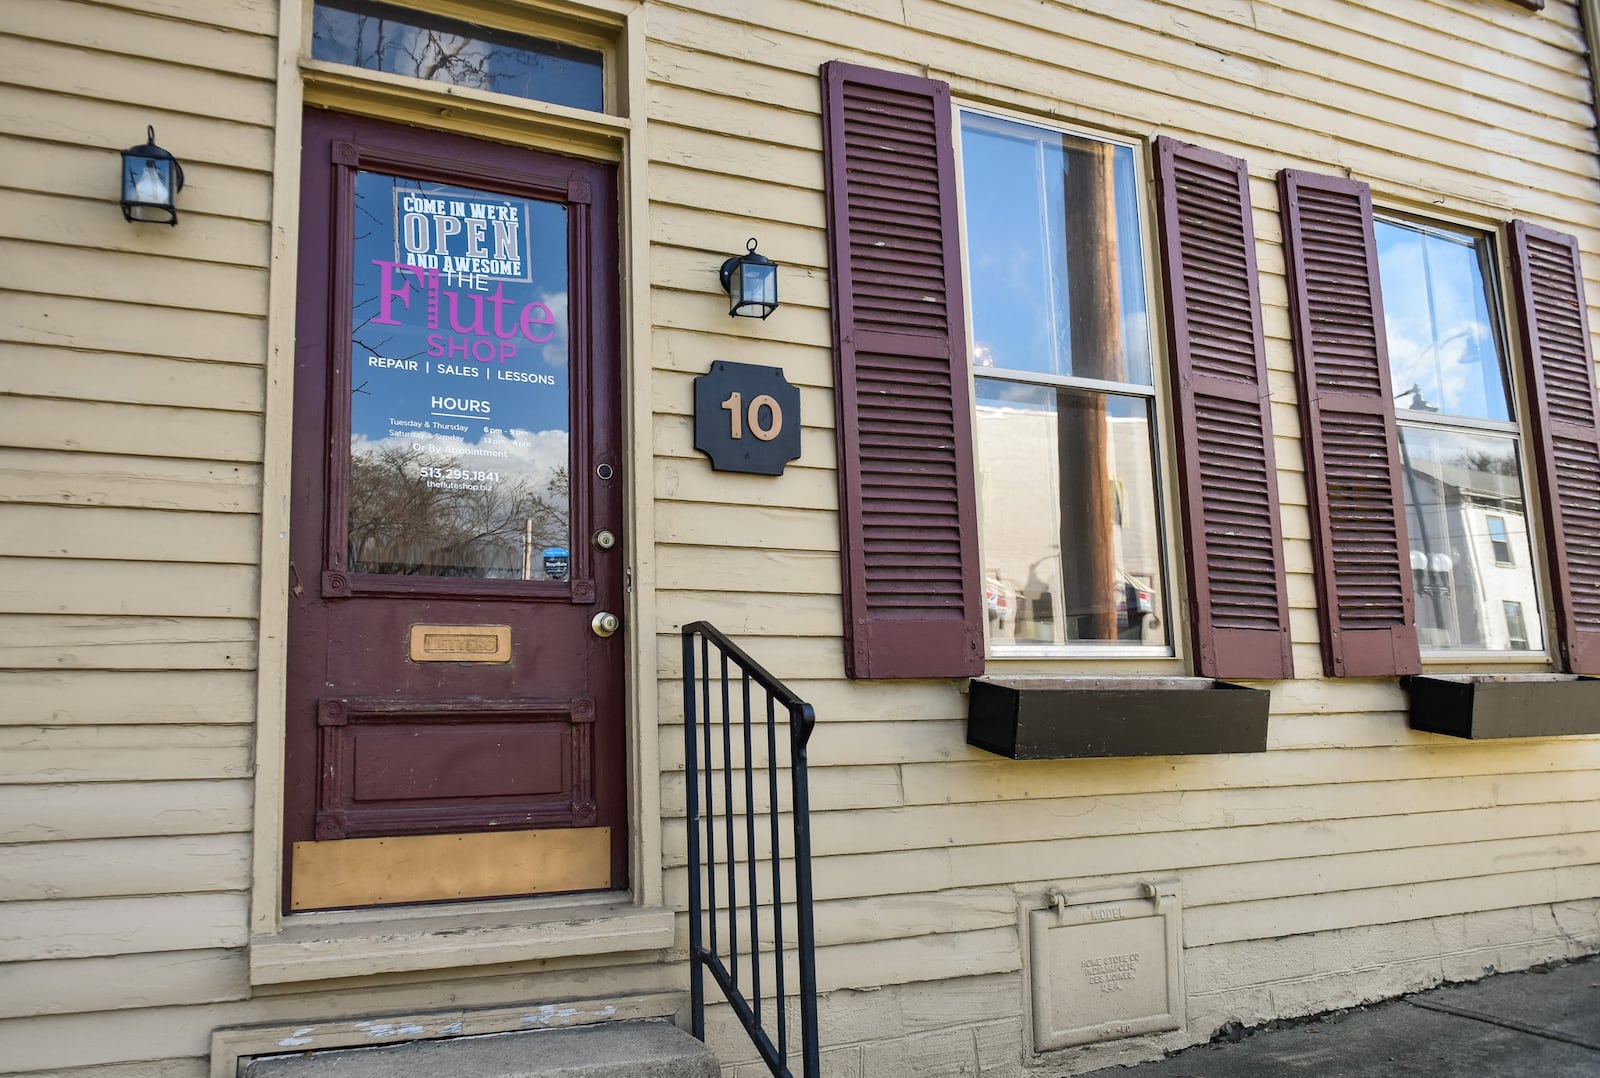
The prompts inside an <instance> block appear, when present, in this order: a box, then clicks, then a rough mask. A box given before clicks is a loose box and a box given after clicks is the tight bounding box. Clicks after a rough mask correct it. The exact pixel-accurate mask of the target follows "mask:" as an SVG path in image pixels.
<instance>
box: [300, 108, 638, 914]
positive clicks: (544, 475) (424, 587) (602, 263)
mask: <svg viewBox="0 0 1600 1078" xmlns="http://www.w3.org/2000/svg"><path fill="white" fill-rule="evenodd" d="M304 135H305V143H304V167H303V172H302V211H301V251H300V263H299V283H298V295H299V302H298V323H297V338H296V356H295V419H294V423H295V437H294V486H293V504H292V507H291V509H292V512H291V519H292V533H291V536H290V552H291V571H290V592H291V594H290V614H289V639H288V651H289V680H288V692H287V697H288V716H287V718H288V738H287V745H286V751H287V760H286V765H287V777H288V784H287V791H286V797H285V800H286V836H285V850H284V857H285V865H286V876H287V885H286V888H285V895H284V908H285V909H286V910H288V909H317V908H328V907H333V906H355V905H370V904H383V903H395V902H417V901H439V900H447V899H460V898H473V897H490V896H495V895H516V894H536V893H546V892H553V891H573V890H591V889H606V888H617V887H622V886H624V885H625V883H626V871H627V858H626V836H625V834H624V824H625V797H624V788H623V782H624V778H623V776H624V768H623V705H624V701H623V691H622V643H621V635H620V633H617V634H613V635H609V636H608V635H604V634H605V632H606V630H607V629H608V628H609V626H608V625H607V624H606V620H607V619H606V618H605V616H604V615H606V614H608V613H609V614H617V615H620V614H621V613H622V605H621V604H622V601H623V585H622V578H623V564H622V545H621V537H622V529H623V521H622V517H621V513H622V477H621V474H620V468H621V455H620V452H619V445H618V442H619V437H618V436H619V419H620V416H619V409H620V393H619V388H618V382H619V373H620V372H619V362H618V329H617V324H618V318H617V284H616V266H617V258H618V249H617V226H616V202H617V194H616V174H615V170H614V168H613V167H611V166H608V165H602V164H596V163H593V162H587V161H578V160H572V159H568V158H564V157H559V156H555V155H552V154H545V153H538V152H533V151H529V150H523V149H516V148H512V147H507V146H501V145H497V144H491V143H484V142H478V141H475V140H470V139H466V138H461V137H457V136H452V135H447V134H442V133H437V132H431V131H419V130H416V129H412V128H406V127H401V126H397V125H391V124H385V123H380V122H377V121H372V120H365V119H358V118H355V117H350V116H344V115H340V114H336V113H330V112H324V111H318V110H308V111H307V113H306V117H305V126H304Z"/></svg>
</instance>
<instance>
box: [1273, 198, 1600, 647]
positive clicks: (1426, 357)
mask: <svg viewBox="0 0 1600 1078" xmlns="http://www.w3.org/2000/svg"><path fill="white" fill-rule="evenodd" d="M1278 186H1279V193H1280V197H1281V204H1282V213H1283V220H1284V230H1283V231H1284V247H1285V255H1286V258H1285V261H1286V265H1287V269H1288V280H1289V300H1290V303H1289V306H1290V315H1291V319H1292V322H1293V326H1294V343H1295V352H1296V359H1297V368H1298V373H1299V377H1300V386H1301V402H1300V408H1301V416H1302V420H1303V426H1304V434H1305V438H1304V441H1305V448H1306V458H1307V479H1308V483H1307V493H1308V501H1309V502H1310V509H1311V516H1312V532H1313V534H1312V540H1313V549H1314V551H1315V554H1316V558H1317V566H1316V567H1317V586H1318V592H1319V601H1318V614H1319V618H1320V620H1321V628H1322V650H1323V659H1324V666H1325V670H1326V672H1327V673H1328V674H1331V675H1342V676H1366V677H1384V676H1392V675H1395V674H1416V673H1420V672H1421V671H1422V664H1423V661H1424V660H1425V659H1426V660H1429V661H1432V662H1435V663H1452V664H1461V663H1465V662H1470V661H1473V660H1474V659H1477V658H1484V659H1488V658H1493V657H1495V656H1496V655H1499V656H1501V657H1505V658H1516V659H1518V660H1519V661H1525V660H1527V659H1528V658H1530V656H1528V655H1526V654H1521V653H1525V652H1529V651H1532V652H1546V653H1547V654H1549V655H1550V656H1551V659H1552V665H1555V666H1556V667H1557V668H1558V669H1561V670H1565V671H1567V672H1571V673H1593V672H1600V426H1597V423H1596V404H1595V397H1594V362H1593V359H1592V358H1591V356H1590V352H1589V340H1588V336H1589V334H1588V324H1587V317H1586V307H1587V301H1586V299H1585V296H1584V288H1583V275H1582V270H1581V268H1580V266H1579V262H1578V251H1577V242H1576V240H1574V239H1573V237H1571V236H1568V235H1564V234H1562V233H1558V232H1554V231H1552V230H1550V229H1547V228H1543V227H1540V226H1536V225H1531V224H1528V223H1526V222H1523V221H1513V222H1511V223H1510V225H1509V227H1508V228H1507V229H1506V238H1507V240H1508V241H1509V242H1508V244H1507V246H1508V253H1509V256H1510V257H1509V258H1508V259H1507V261H1508V263H1509V265H1510V269H1511V284H1512V289H1511V291H1512V294H1513V295H1514V296H1515V299H1516V309H1515V312H1514V316H1512V317H1504V318H1503V317H1502V314H1501V310H1500V304H1499V303H1498V301H1497V297H1498V296H1499V295H1500V289H1499V287H1498V284H1497V281H1496V274H1495V268H1496V264H1497V263H1496V260H1495V258H1494V257H1493V245H1492V242H1491V237H1490V236H1488V235H1486V234H1481V233H1476V232H1470V231H1464V230H1461V229H1456V228H1448V227H1443V226H1439V225H1434V224H1422V223H1418V222H1415V221H1412V220H1408V219H1402V218H1400V217H1399V216H1393V215H1382V216H1379V215H1375V214H1374V213H1373V209H1372V192H1371V189H1370V188H1369V187H1368V186H1367V185H1366V184H1364V183H1361V182H1359V181H1355V180H1351V179H1348V178H1345V177H1340V176H1322V175H1316V174H1313V173H1305V172H1298V171H1294V170H1288V171H1285V172H1283V173H1280V174H1279V177H1278ZM1380 279H1381V283H1380ZM1507 325H1509V326H1510V328H1511V329H1514V331H1515V341H1516V344H1517V352H1518V353H1519V358H1520V361H1521V363H1520V365H1521V370H1522V372H1523V379H1522V381H1523V384H1524V386H1525V389H1526V394H1527V407H1526V409H1525V411H1524V412H1523V414H1522V415H1521V416H1520V417H1519V408H1518V404H1517V394H1516V392H1515V389H1514V384H1515V383H1514V380H1513V378H1512V376H1511V368H1512V364H1511V363H1510V362H1509V360H1510V356H1511V355H1512V352H1511V349H1510V347H1509V345H1508V343H1507V338H1508V337H1509V336H1511V334H1508V333H1507V332H1506V331H1505V327H1506V326H1507ZM1535 492H1536V495H1537V497H1536V498H1535V497H1534V496H1533V495H1534V494H1535ZM1535 504H1537V505H1538V509H1539V511H1538V513H1537V516H1536V515H1535V512H1534V509H1533V506H1534V505H1535ZM1535 551H1538V552H1539V553H1540V555H1541V557H1540V558H1535V557H1534V556H1533V555H1534V552H1535ZM1541 560H1542V565H1543V568H1544V570H1545V573H1546V576H1547V578H1548V580H1549V591H1548V593H1547V594H1546V595H1545V596H1544V597H1543V598H1542V597H1541V591H1540V587H1541V585H1540V577H1539V572H1538V569H1539V566H1540V564H1541ZM1545 600H1548V601H1545ZM1547 613H1548V614H1549V615H1550V617H1549V619H1548V620H1547V618H1546V614H1547ZM1512 653H1518V654H1515V655H1513V654H1512Z"/></svg>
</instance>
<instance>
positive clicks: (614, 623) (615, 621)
mask: <svg viewBox="0 0 1600 1078" xmlns="http://www.w3.org/2000/svg"><path fill="white" fill-rule="evenodd" d="M589 627H590V628H591V629H593V630H594V635H596V636H610V635H611V634H613V633H615V632H616V631H617V630H618V629H620V628H622V619H621V618H619V617H617V616H616V615H615V614H613V613H612V612H611V611H609V610H602V611H600V613H598V614H596V615H595V616H594V618H593V619H592V620H591V621H590V622H589Z"/></svg>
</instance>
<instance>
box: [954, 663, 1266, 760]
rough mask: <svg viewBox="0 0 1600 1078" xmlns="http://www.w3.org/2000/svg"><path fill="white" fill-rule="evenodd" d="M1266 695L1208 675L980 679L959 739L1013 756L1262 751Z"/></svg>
mask: <svg viewBox="0 0 1600 1078" xmlns="http://www.w3.org/2000/svg"><path fill="white" fill-rule="evenodd" d="M1268 701H1269V694H1268V692H1267V690H1265V689H1252V688H1247V687H1246V686H1243V685H1234V684H1232V683H1230V682H1226V681H1214V680H1212V679H1210V678H1194V677H1100V678H1067V677H993V678H978V679H974V680H973V682H972V684H971V688H970V692H969V694H968V699H967V744H969V745H975V746H977V747H978V748H980V749H984V750H987V751H988V752H992V753H995V754H997V755H999V756H1004V757H1007V758H1008V759H1012V760H1070V759H1091V758H1099V757H1110V756H1194V755H1211V754H1216V753H1232V752H1265V751H1266V749H1267V705H1268Z"/></svg>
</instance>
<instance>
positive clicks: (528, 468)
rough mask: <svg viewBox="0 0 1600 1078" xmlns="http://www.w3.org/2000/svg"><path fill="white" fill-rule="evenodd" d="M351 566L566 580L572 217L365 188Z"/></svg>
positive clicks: (360, 196)
mask: <svg viewBox="0 0 1600 1078" xmlns="http://www.w3.org/2000/svg"><path fill="white" fill-rule="evenodd" d="M354 253H355V257H354V267H353V273H352V278H353V279H352V282H351V284H352V292H351V318H350V325H351V340H350V515H349V524H350V534H349V558H350V568H351V570H352V571H354V572H358V573H403V574H417V575H423V576H464V577H487V578H496V579H513V580H549V579H556V580H562V579H565V578H566V576H567V558H568V551H569V549H570V529H569V526H568V498H567V484H568V450H567V442H568V432H569V431H570V429H571V426H570V419H569V412H570V406H569V403H568V399H569V389H570V381H569V378H568V362H567V361H568V346H567V272H568V267H567V211H566V207H565V206H562V205H560V204H558V203H550V202H541V201H538V200H534V199H527V198H511V197H507V196H505V195H499V194H493V193H490V192H486V191H476V190H472V189H470V188H466V187H453V186H448V185H444V184H435V183H425V182H422V181H418V180H411V179H403V178H400V177H396V176H387V175H383V174H381V173H375V172H360V173H357V175H356V192H355V249H354Z"/></svg>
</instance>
